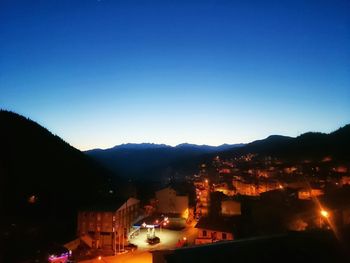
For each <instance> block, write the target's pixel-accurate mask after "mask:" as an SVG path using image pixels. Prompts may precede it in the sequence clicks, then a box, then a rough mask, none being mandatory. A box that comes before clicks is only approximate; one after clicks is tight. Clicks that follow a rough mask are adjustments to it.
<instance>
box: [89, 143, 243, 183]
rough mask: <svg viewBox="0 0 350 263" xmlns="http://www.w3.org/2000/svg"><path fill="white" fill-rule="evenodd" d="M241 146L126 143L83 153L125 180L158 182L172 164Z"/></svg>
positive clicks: (241, 145) (240, 145)
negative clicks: (138, 179)
mask: <svg viewBox="0 0 350 263" xmlns="http://www.w3.org/2000/svg"><path fill="white" fill-rule="evenodd" d="M243 146H244V144H231V145H229V144H223V145H220V146H209V145H196V144H188V143H183V144H179V145H177V146H175V147H172V146H169V145H165V144H153V143H141V144H135V143H128V144H122V145H118V146H115V147H113V148H109V149H105V150H101V149H94V150H90V151H86V152H85V153H86V154H87V155H89V156H90V157H92V158H94V159H95V160H96V161H98V162H99V163H101V164H102V165H104V166H105V167H106V168H108V169H110V170H111V171H114V172H116V173H118V174H120V175H121V176H124V177H127V178H134V179H135V178H140V177H147V178H148V179H150V180H152V179H158V177H159V176H160V175H159V173H163V172H164V171H165V170H166V169H167V168H169V167H172V166H173V164H175V163H182V162H183V163H185V162H186V161H187V160H189V159H193V158H198V157H199V156H202V155H205V154H209V153H215V152H221V151H224V150H228V149H235V148H240V147H243Z"/></svg>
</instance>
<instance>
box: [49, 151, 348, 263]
mask: <svg viewBox="0 0 350 263" xmlns="http://www.w3.org/2000/svg"><path fill="white" fill-rule="evenodd" d="M177 183H179V182H177ZM181 183H183V184H187V185H191V186H192V187H189V188H188V187H186V188H179V189H176V187H173V186H171V184H170V185H169V186H167V187H165V188H163V189H160V190H158V191H156V192H155V193H154V197H153V198H151V199H149V200H138V199H136V198H129V199H125V200H123V201H122V202H120V203H115V204H113V205H112V206H106V205H101V206H95V207H89V208H86V209H83V210H80V211H79V214H78V224H77V239H75V240H73V241H71V242H69V243H66V244H65V245H64V246H65V247H66V249H67V251H66V252H65V253H64V254H54V255H50V257H49V261H50V262H60V263H61V262H68V258H74V259H76V260H78V262H86V263H88V262H98V261H102V262H155V263H158V262H177V261H176V260H175V261H171V260H170V261H167V260H168V258H170V259H171V256H169V255H172V254H175V255H176V254H177V253H181V252H177V251H178V249H179V248H186V249H188V250H191V249H195V248H196V247H199V246H207V245H208V244H211V243H216V244H217V249H218V250H220V246H221V245H220V244H222V246H225V245H226V246H227V245H229V244H230V243H228V242H231V241H237V242H239V241H240V240H245V239H248V238H253V237H264V236H271V235H276V234H281V233H283V235H286V236H288V235H291V233H294V234H295V235H296V234H298V233H299V234H300V235H301V236H302V233H316V234H319V233H328V232H333V233H334V234H335V235H340V233H341V229H343V228H346V227H348V226H350V203H349V202H348V200H350V167H349V165H348V164H345V163H344V164H341V163H339V162H334V161H333V160H332V158H331V157H330V156H327V157H325V158H322V159H320V160H317V161H313V162H311V161H308V160H304V161H302V162H284V161H282V160H279V159H276V158H272V157H263V158H259V156H257V155H254V154H247V155H243V156H240V157H234V158H229V159H222V158H220V156H216V157H214V158H213V159H212V160H211V161H210V162H208V163H203V164H201V165H200V166H199V167H198V173H196V174H194V175H192V176H187V177H186V181H185V182H181ZM174 185H176V184H174ZM184 189H188V190H189V191H188V192H186V191H184ZM340 198H341V199H340ZM339 200H344V201H343V202H340V201H339ZM272 206H273V207H274V209H271V207H272ZM232 246H235V243H234V242H233V243H232ZM180 251H181V250H180ZM194 251H195V250H194ZM193 253H194V252H193ZM63 258H64V260H62V259H63Z"/></svg>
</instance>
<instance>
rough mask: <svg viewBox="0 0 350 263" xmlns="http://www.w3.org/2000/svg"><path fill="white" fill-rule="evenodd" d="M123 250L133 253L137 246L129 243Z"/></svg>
mask: <svg viewBox="0 0 350 263" xmlns="http://www.w3.org/2000/svg"><path fill="white" fill-rule="evenodd" d="M125 249H126V250H128V251H134V250H136V249H137V246H136V245H135V244H132V243H130V244H128V245H126V246H125Z"/></svg>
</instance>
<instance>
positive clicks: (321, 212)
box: [320, 209, 329, 218]
mask: <svg viewBox="0 0 350 263" xmlns="http://www.w3.org/2000/svg"><path fill="white" fill-rule="evenodd" d="M320 214H321V216H323V217H324V218H328V217H329V213H328V212H327V211H326V210H323V209H322V210H321V211H320Z"/></svg>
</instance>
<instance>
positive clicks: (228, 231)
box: [195, 217, 236, 245]
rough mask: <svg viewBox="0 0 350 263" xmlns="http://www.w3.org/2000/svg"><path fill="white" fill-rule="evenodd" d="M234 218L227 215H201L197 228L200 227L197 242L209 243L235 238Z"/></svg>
mask: <svg viewBox="0 0 350 263" xmlns="http://www.w3.org/2000/svg"><path fill="white" fill-rule="evenodd" d="M233 219H234V218H232V217H231V218H225V217H215V218H214V217H201V219H199V221H198V223H197V224H196V226H195V228H197V229H198V236H197V238H196V240H195V244H196V245H197V244H208V243H214V242H217V241H223V240H233V239H234V229H235V227H236V225H235V220H233Z"/></svg>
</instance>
